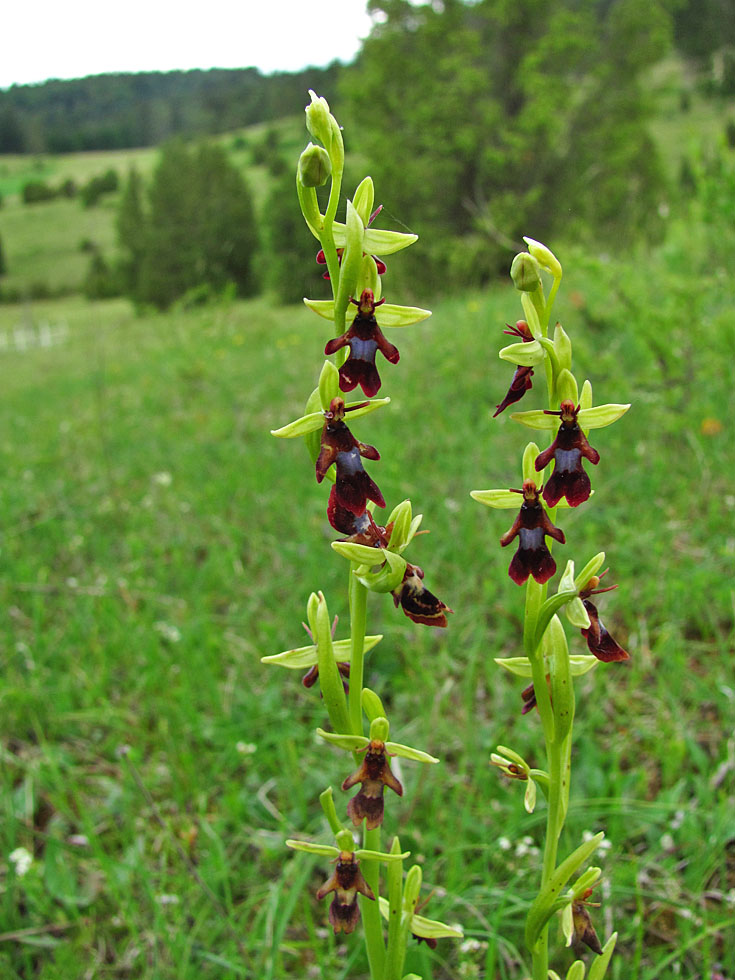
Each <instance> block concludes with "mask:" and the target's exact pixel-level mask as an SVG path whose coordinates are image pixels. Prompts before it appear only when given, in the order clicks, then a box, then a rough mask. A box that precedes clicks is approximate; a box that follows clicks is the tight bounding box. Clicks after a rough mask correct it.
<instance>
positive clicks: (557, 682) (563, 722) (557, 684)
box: [544, 616, 574, 744]
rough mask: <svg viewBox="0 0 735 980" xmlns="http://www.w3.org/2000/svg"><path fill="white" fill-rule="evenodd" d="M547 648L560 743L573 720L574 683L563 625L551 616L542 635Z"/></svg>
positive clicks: (555, 726)
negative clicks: (544, 634)
mask: <svg viewBox="0 0 735 980" xmlns="http://www.w3.org/2000/svg"><path fill="white" fill-rule="evenodd" d="M544 643H545V645H546V648H547V650H548V657H549V676H550V679H551V703H552V706H553V710H554V722H555V724H554V737H555V740H556V742H557V743H559V744H561V742H563V740H564V739H565V738H566V737H567V735H568V734H569V732H570V730H571V728H572V722H573V720H574V685H573V683H572V672H571V670H570V667H569V648H568V647H567V637H566V633H565V632H564V627H563V626H562V624H561V620H560V619H559V617H558V616H553V617H552V619H551V622H550V623H549V628H548V630H547V632H546V636H545V637H544Z"/></svg>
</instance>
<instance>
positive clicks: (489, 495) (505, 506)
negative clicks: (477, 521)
mask: <svg viewBox="0 0 735 980" xmlns="http://www.w3.org/2000/svg"><path fill="white" fill-rule="evenodd" d="M470 497H472V499H473V500H476V501H477V502H478V503H479V504H485V506H486V507H494V508H495V509H496V510H518V508H519V507H520V505H521V502H522V501H521V498H520V497H519V496H518V494H517V493H513V492H512V491H510V490H471V491H470Z"/></svg>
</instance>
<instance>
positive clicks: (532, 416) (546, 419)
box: [510, 411, 559, 432]
mask: <svg viewBox="0 0 735 980" xmlns="http://www.w3.org/2000/svg"><path fill="white" fill-rule="evenodd" d="M510 417H511V418H512V419H513V421H514V422H522V423H523V425H527V426H528V428H529V429H542V430H544V431H546V432H553V431H554V430H555V429H558V428H559V416H558V415H546V413H545V412H541V411H533V412H513V413H512V414H511V416H510Z"/></svg>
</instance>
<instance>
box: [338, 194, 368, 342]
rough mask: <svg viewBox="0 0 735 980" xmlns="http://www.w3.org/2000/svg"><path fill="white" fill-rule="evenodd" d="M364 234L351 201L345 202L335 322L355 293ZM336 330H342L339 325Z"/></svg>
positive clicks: (360, 264) (341, 319)
mask: <svg viewBox="0 0 735 980" xmlns="http://www.w3.org/2000/svg"><path fill="white" fill-rule="evenodd" d="M364 235H365V226H364V225H363V223H362V221H361V220H360V215H359V214H358V213H357V211H356V210H355V208H354V207H353V205H352V201H348V202H347V232H346V237H345V248H344V251H343V252H342V262H341V263H340V273H339V287H338V289H337V295H336V297H335V301H334V318H335V323H336V324H342V323H344V319H343V317H344V316H345V315H346V311H347V309H348V307H349V305H350V298H351V297H353V296H355V295H356V294H357V280H358V279H359V277H360V270H361V268H362V253H363V245H362V240H363V237H364ZM337 329H338V332H339V333H341V332H342V329H343V328H342V327H341V326H339V327H338V328H337Z"/></svg>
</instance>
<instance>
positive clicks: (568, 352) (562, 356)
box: [554, 323, 572, 371]
mask: <svg viewBox="0 0 735 980" xmlns="http://www.w3.org/2000/svg"><path fill="white" fill-rule="evenodd" d="M554 351H555V352H556V357H557V360H558V361H559V367H560V368H566V369H567V371H571V370H572V342H571V340H570V339H569V335H568V334H567V332H566V330H565V329H564V327H563V326H562V325H561V324H560V323H557V325H556V329H555V330H554Z"/></svg>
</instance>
